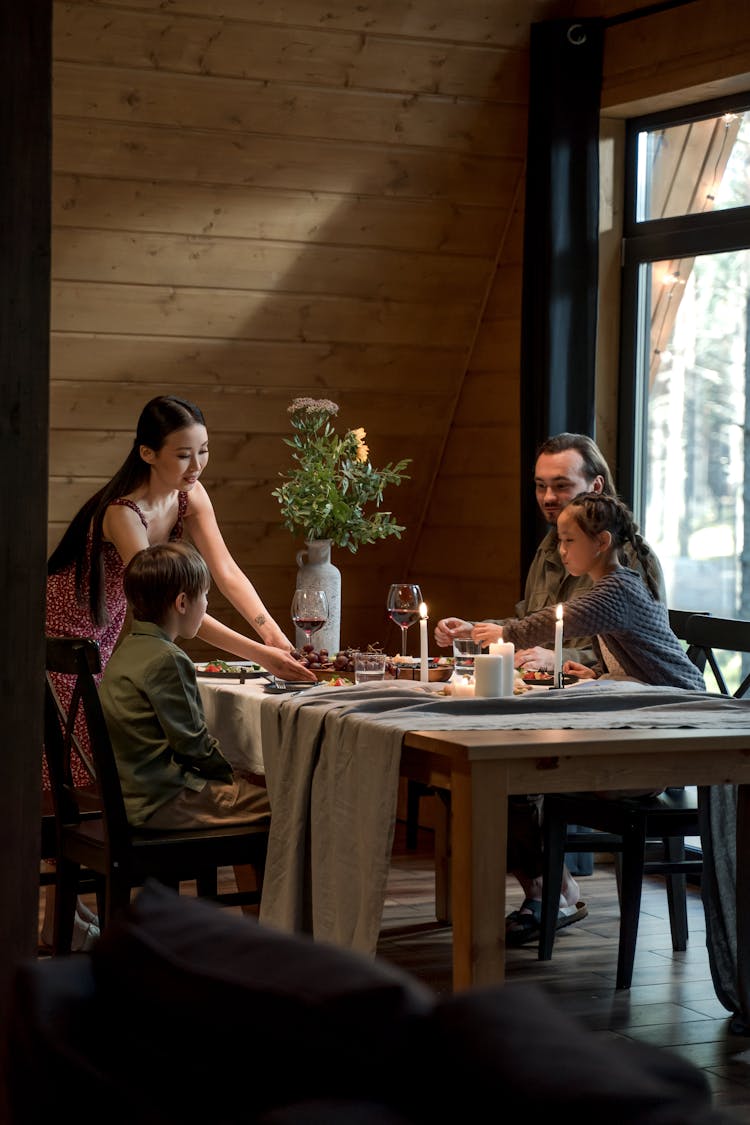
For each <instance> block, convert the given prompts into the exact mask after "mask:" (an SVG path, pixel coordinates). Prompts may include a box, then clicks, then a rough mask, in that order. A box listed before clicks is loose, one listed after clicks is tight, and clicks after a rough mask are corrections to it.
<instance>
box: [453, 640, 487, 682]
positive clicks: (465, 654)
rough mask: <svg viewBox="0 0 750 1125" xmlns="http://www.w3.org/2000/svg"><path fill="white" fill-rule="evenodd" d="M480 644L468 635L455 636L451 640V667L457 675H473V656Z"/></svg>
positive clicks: (479, 648) (478, 650) (477, 652)
mask: <svg viewBox="0 0 750 1125" xmlns="http://www.w3.org/2000/svg"><path fill="white" fill-rule="evenodd" d="M481 651H482V646H481V645H480V644H477V642H476V641H472V640H471V638H470V637H456V638H455V639H454V641H453V667H454V669H455V672H456V675H457V676H473V675H474V657H475V656H477V655H478V654H479V653H480V652H481Z"/></svg>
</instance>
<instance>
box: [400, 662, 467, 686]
mask: <svg viewBox="0 0 750 1125" xmlns="http://www.w3.org/2000/svg"><path fill="white" fill-rule="evenodd" d="M394 667H395V669H396V679H397V680H419V679H421V670H420V666H419V661H417V663H416V664H399V663H396V664H395V665H394ZM452 675H453V665H452V664H434V665H430V667H429V668H428V669H427V677H428V680H429V682H430V683H431V684H444V683H447V681H448V680H449V679H450V678H451V676H452Z"/></svg>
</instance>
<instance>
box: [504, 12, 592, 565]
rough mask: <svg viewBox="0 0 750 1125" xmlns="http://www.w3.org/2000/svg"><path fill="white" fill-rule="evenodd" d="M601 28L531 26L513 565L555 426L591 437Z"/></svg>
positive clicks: (526, 544) (526, 539)
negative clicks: (538, 465)
mask: <svg viewBox="0 0 750 1125" xmlns="http://www.w3.org/2000/svg"><path fill="white" fill-rule="evenodd" d="M603 44H604V22H603V21H602V20H598V19H590V20H579V21H576V22H573V21H570V20H552V21H549V22H545V23H537V24H532V26H531V70H530V88H529V123H528V155H527V171H526V202H525V228H524V259H523V260H524V271H523V304H522V332H521V481H522V482H523V483H522V490H521V525H522V526H521V561H522V573H524V574H525V573H526V570H527V569H528V565H529V563H530V562H531V558H532V555H533V553H534V550H535V549H536V546H537V544H538V543H539V540H540V539H541V536H542V534H543V530H544V529H543V527H542V526H541V524H540V517H539V515H538V511H537V507H536V502H535V499H534V494H533V490H532V489H531V488H530V487H529V479H530V476H531V473H532V471H533V464H534V459H535V453H536V448H537V446H538V445H539V443H540V442H541V441H543V440H544V439H545V438H546V437H548V436H549V435H550V434H556V433H560V432H561V431H563V430H569V431H575V432H577V433H585V434H589V435H590V436H592V437H593V436H594V372H595V362H596V312H597V281H598V264H599V257H598V238H599V105H600V94H601V81H602V51H603Z"/></svg>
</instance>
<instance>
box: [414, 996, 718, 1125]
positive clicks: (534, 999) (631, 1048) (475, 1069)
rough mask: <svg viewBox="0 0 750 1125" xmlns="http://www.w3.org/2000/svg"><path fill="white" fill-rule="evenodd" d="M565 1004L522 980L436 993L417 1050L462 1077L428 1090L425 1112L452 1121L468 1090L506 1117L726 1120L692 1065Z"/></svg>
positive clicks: (647, 1123)
mask: <svg viewBox="0 0 750 1125" xmlns="http://www.w3.org/2000/svg"><path fill="white" fill-rule="evenodd" d="M563 1004H564V998H558V999H557V1000H554V999H552V998H550V997H549V996H547V995H546V994H545V993H544V992H542V991H541V989H539V988H537V987H535V986H532V985H523V984H508V985H506V986H505V987H486V988H482V989H476V990H469V991H467V992H463V993H458V994H456V995H454V996H450V997H445V998H443V999H441V1000H440V1002H439V1003H438V1005H437V1007H436V1009H435V1011H434V1012H433V1015H432V1017H431V1019H430V1020H429V1021H428V1023H427V1025H426V1026H427V1029H428V1034H427V1035H426V1036H425V1037H424V1040H423V1046H424V1050H425V1051H426V1053H427V1054H428V1055H429V1054H431V1055H432V1056H433V1057H435V1058H446V1059H450V1060H451V1067H452V1069H453V1071H454V1072H455V1073H456V1074H461V1075H462V1081H461V1083H455V1084H448V1083H446V1084H444V1085H442V1086H439V1087H433V1088H432V1089H431V1090H430V1089H428V1091H427V1093H428V1098H427V1104H425V1103H424V1102H423V1106H422V1109H423V1111H424V1112H425V1115H426V1118H427V1119H428V1120H429V1119H430V1117H432V1118H433V1120H452V1119H455V1120H460V1119H461V1113H462V1106H463V1105H464V1094H465V1090H467V1089H470V1090H471V1091H472V1092H473V1095H474V1096H475V1097H476V1099H477V1101H478V1102H480V1103H482V1104H489V1105H502V1107H503V1113H504V1114H507V1117H508V1120H511V1119H513V1118H515V1119H517V1120H520V1119H521V1118H523V1120H536V1119H540V1120H545V1119H546V1118H547V1116H548V1115H554V1117H555V1118H556V1119H557V1120H558V1121H561V1120H562V1121H573V1120H578V1119H581V1120H583V1119H585V1120H588V1121H604V1122H607V1125H624V1123H628V1125H631V1123H632V1125H635V1123H637V1125H718V1123H719V1122H720V1121H722V1122H723V1121H726V1118H725V1117H724V1115H723V1114H719V1113H718V1112H716V1111H715V1110H714V1109H713V1108H712V1106H711V1094H710V1090H709V1086H708V1083H707V1081H706V1078H705V1076H704V1074H703V1072H702V1071H700V1070H698V1069H697V1068H696V1067H694V1066H693V1065H692V1063H690V1062H688V1061H686V1060H684V1059H681V1058H679V1057H678V1056H677V1055H676V1054H672V1053H670V1052H668V1051H664V1050H663V1049H662V1048H659V1047H651V1046H647V1045H646V1044H641V1043H635V1042H632V1041H628V1040H626V1039H612V1038H611V1037H610V1036H609V1035H604V1034H602V1035H599V1034H596V1033H594V1032H592V1031H591V1030H590V1029H589V1028H587V1027H586V1026H585V1025H584V1024H583V1023H581V1022H579V1021H578V1020H577V1019H575V1018H574V1017H572V1016H570V1015H568V1013H567V1012H566V1011H565V1009H564V1007H563ZM433 1094H434V1102H433V1103H432V1105H431V1106H430V1104H429V1097H430V1096H431V1095H433ZM453 1115H455V1117H454V1116H453Z"/></svg>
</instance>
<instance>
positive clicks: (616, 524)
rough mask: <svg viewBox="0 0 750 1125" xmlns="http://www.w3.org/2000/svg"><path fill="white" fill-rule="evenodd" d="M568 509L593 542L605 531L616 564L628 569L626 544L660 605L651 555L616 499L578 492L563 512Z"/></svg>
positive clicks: (602, 494) (628, 514) (626, 510)
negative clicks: (625, 552)
mask: <svg viewBox="0 0 750 1125" xmlns="http://www.w3.org/2000/svg"><path fill="white" fill-rule="evenodd" d="M568 508H570V509H571V510H572V511H573V515H574V516H575V520H576V523H577V524H578V526H579V527H580V528H581V530H582V531H583V532H584V533H585V534H586V535H588V536H589V538H590V539H595V538H596V536H597V535H599V534H601V532H602V531H608V532H609V533H610V535H611V536H612V543H613V545H614V546H615V548H616V549H617V554H618V558H619V561H620V562H621V563H622V564H623V565H625V566H627V559H626V558H625V556H624V554H623V551H622V548H623V547H624V546H625V544H626V543H629V544H630V546H631V547H632V548H633V551H634V552H635V556H636V558H637V559H638V561H639V562H640V564H641V566H642V568H643V574H644V576H645V579H646V585H647V587H648V589H649V591H650V593H651V595H652V596H653V597H654V598H655V599H656V601H659V579H658V572H657V570H656V566H655V561H654V555H653V552H652V551H651V549H650V548H649V546H648V544H647V543H646V542H645V541H644V539H643V537H642V536H641V535H640V533H639V531H638V527H637V525H636V523H635V520H634V519H633V513H632V512H631V511H630V509H629V508H628V507H627V505H625V504H623V502H622V500H620V499H619V497H617V496H608V495H607V494H606V493H604V492H581V493H579V494H578V496H575V497H574V498H573V499H572V500H571V501H569V503H568V504H566V505H565V510H566V511H567V509H568Z"/></svg>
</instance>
